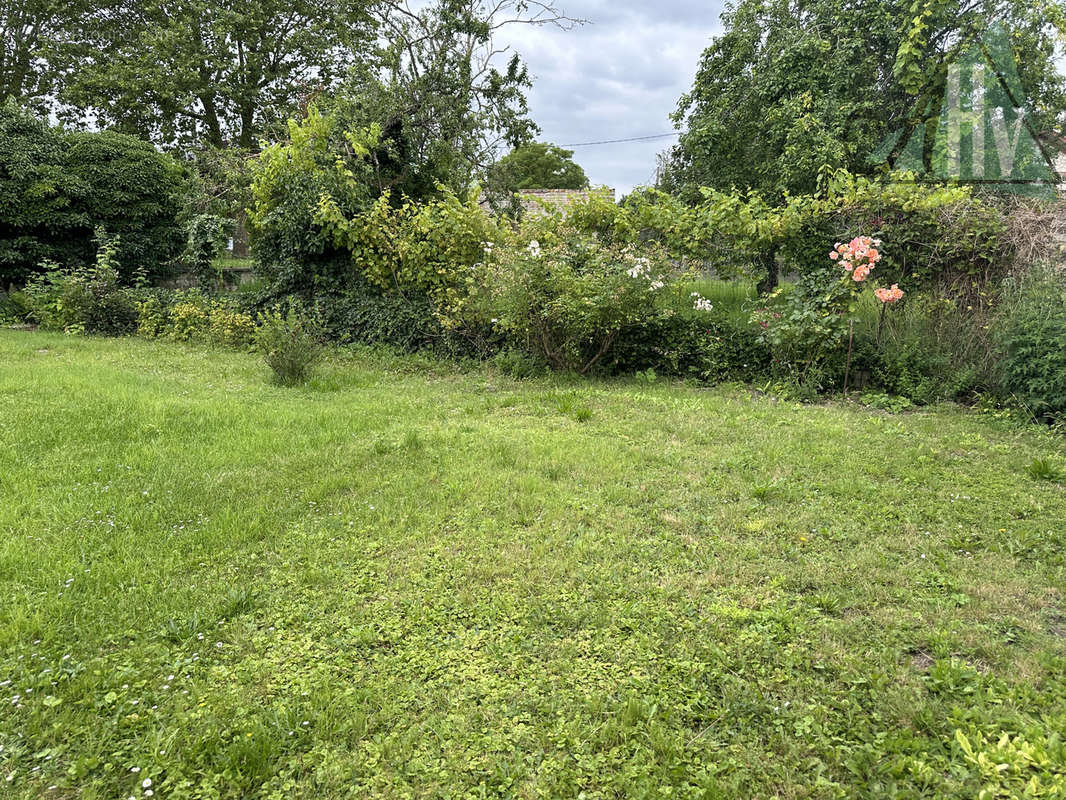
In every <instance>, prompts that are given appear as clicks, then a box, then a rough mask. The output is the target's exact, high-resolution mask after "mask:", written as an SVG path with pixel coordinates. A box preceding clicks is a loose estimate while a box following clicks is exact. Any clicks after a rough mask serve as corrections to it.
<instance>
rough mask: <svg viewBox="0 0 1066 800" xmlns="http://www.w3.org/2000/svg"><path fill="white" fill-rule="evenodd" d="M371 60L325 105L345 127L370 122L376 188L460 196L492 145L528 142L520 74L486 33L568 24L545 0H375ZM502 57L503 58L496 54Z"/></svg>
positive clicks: (416, 195) (530, 130)
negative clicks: (376, 134) (378, 0)
mask: <svg viewBox="0 0 1066 800" xmlns="http://www.w3.org/2000/svg"><path fill="white" fill-rule="evenodd" d="M377 8H378V9H379V14H380V18H381V21H382V27H383V31H384V36H383V39H384V46H383V47H382V48H381V52H380V54H379V56H380V57H379V58H378V59H376V60H374V61H373V62H370V63H367V64H364V65H363V66H362V67H361V68H359V69H356V70H354V71H353V73H352V75H351V77H350V79H349V81H348V82H347V83H346V84H345V86H344V87H343V88H342V89H341V91H339V92H338V93H337V97H336V99H335V100H334V101H333V106H334V108H335V109H336V113H337V114H338V115H339V116H340V118H341V119H342V120H343V127H344V128H345V129H347V130H358V129H362V128H369V127H370V126H372V125H377V126H378V128H379V129H380V131H381V138H380V141H379V142H378V143H377V144H376V145H375V147H374V148H373V151H372V154H371V158H372V161H373V163H374V166H375V169H374V178H373V184H374V188H375V191H376V192H377V193H381V192H385V191H389V192H391V193H392V194H393V196H394V197H396V198H397V199H400V198H411V199H415V200H423V199H426V198H428V197H433V196H435V195H436V194H437V193H438V191H439V189H438V187H440V186H447V187H448V188H450V189H451V190H452V191H453V192H455V193H456V194H464V193H466V192H467V191H468V190H469V188H470V187H471V186H472V185H473V183H475V182H476V181H480V180H482V179H483V178H484V177H485V172H486V170H487V168H488V167H489V166H490V165H491V164H492V162H493V161H494V160H495V159H496V153H497V150H498V148H499V146H500V145H508V146H510V147H516V146H518V145H520V144H522V143H524V142H527V141H529V140H530V139H531V138H532V137H533V136H534V135H535V134H536V133H537V132H538V128H537V126H536V125H535V124H534V123H533V122H532V121H531V120H530V119H529V115H528V107H527V104H526V98H525V92H526V91H527V90H528V88H529V87H530V86H531V79H530V76H529V74H528V70H527V69H526V67H525V65H524V64H523V63H522V61H521V59H520V58H519V57H518V55H517V54H516V53H513V52H510V53H509V52H508V51H507V49H506V48H504V47H503V46H502V45H500V43H499V42H498V41H497V40H496V39H495V38H494V37H496V36H497V35H498V33H499V32H500V31H502V30H504V29H506V28H509V27H514V26H516V25H521V24H536V25H552V24H554V25H556V26H559V27H563V28H566V27H569V25H570V23H569V20H567V19H566V18H565V17H564V16H563V15H562V14H561V13H560V12H558V11H557V10H556V9H555V8H554V7H552V6H551V5H550V4H545V3H540V2H535V3H528V2H525V0H501V1H500V2H496V3H482V2H480V0H432V2H426V3H420V4H419V5H418V6H417V7H414V8H409V7H407V6H406V5H401V4H391V3H386V4H381V5H379V6H378V7H377ZM504 58H506V60H503V59H504Z"/></svg>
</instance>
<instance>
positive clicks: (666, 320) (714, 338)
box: [604, 313, 770, 383]
mask: <svg viewBox="0 0 1066 800" xmlns="http://www.w3.org/2000/svg"><path fill="white" fill-rule="evenodd" d="M769 365H770V352H769V350H768V349H767V347H766V346H765V345H764V344H763V343H762V342H760V341H759V337H758V336H757V334H756V331H755V328H754V327H753V326H751V325H749V324H742V325H734V324H732V323H731V322H730V321H729V320H726V319H722V318H721V317H720V316H719V315H717V314H711V315H710V316H709V317H708V315H707V314H696V313H693V314H678V313H665V314H661V315H657V316H655V317H652V318H651V319H648V320H645V321H643V322H641V323H638V324H636V325H631V326H629V327H628V328H626V329H624V330H623V331H622V332H621V333H620V335H619V337H618V341H616V342H615V344H614V346H613V348H612V350H611V353H610V357H609V358H608V360H607V363H606V364H605V365H604V369H605V371H607V372H609V373H611V374H616V375H633V374H636V373H638V372H647V371H648V370H651V371H652V372H653V373H655V374H657V375H663V376H671V377H679V378H691V379H694V380H698V381H702V382H707V383H714V382H717V381H722V380H751V379H753V378H755V377H757V376H762V375H767V374H768V372H769Z"/></svg>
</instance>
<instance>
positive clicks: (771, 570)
mask: <svg viewBox="0 0 1066 800" xmlns="http://www.w3.org/2000/svg"><path fill="white" fill-rule="evenodd" d="M1063 444H1064V443H1063V440H1062V439H1056V438H1054V437H1053V436H1052V435H1051V434H1050V433H1047V432H1045V431H1042V430H1039V429H1036V428H1020V427H1017V426H1012V425H1011V424H1008V423H1007V422H1006V421H1002V420H996V419H993V418H991V417H988V416H982V415H978V414H974V413H969V412H966V411H962V410H958V409H951V408H945V409H939V410H932V411H925V412H921V413H913V414H906V415H902V416H890V415H888V414H885V413H882V412H876V411H868V410H864V409H861V408H858V407H851V406H844V405H839V404H838V405H824V406H817V405H816V406H801V405H797V404H794V403H788V402H779V401H776V400H774V399H772V398H769V397H763V396H757V395H755V394H753V392H752V391H751V390H750V389H747V388H743V387H723V388H718V389H711V390H707V389H697V388H691V387H685V386H679V385H670V384H664V383H656V384H652V385H644V384H640V383H637V382H602V383H593V382H590V383H569V382H566V381H563V380H545V381H530V382H524V383H516V382H513V381H511V380H509V379H506V378H503V377H500V376H498V375H495V374H492V373H491V372H487V371H463V370H460V369H459V368H457V367H452V366H447V365H441V364H434V363H433V362H429V361H421V360H417V359H411V358H407V359H401V358H392V357H388V356H384V355H380V354H379V355H374V354H368V353H351V354H346V355H340V356H335V357H334V358H333V359H331V360H330V362H329V363H327V364H326V365H325V366H324V367H323V368H322V369H321V371H320V377H319V378H317V379H316V380H315V381H314V382H313V383H312V384H311V385H309V386H308V387H306V388H304V389H297V390H285V389H280V388H276V387H273V386H271V385H270V384H269V383H268V382H267V374H266V368H265V367H264V366H263V365H262V364H261V363H260V361H259V360H258V359H257V358H256V357H254V356H251V355H246V354H240V353H229V352H219V351H208V350H204V349H200V348H196V347H191V346H183V345H169V344H160V343H150V342H145V341H139V340H93V339H83V338H74V337H62V336H46V335H41V334H31V333H18V332H11V331H7V332H0V498H2V500H3V502H2V503H0V748H2V749H0V796H2V797H4V798H9V797H10V798H36V797H42V798H52V797H59V798H79V799H82V798H84V799H86V800H88V799H89V798H108V799H109V800H115V799H117V800H124V799H125V798H127V797H131V796H132V797H135V798H141V797H144V796H148V792H149V791H151V792H154V797H156V798H190V797H195V798H260V797H262V798H279V799H280V798H285V799H286V800H288V799H289V798H327V799H329V798H341V797H345V798H347V797H351V798H365V797H372V798H400V797H413V798H418V797H521V798H533V797H557V798H575V797H584V798H601V797H602V798H622V797H762V798H766V797H785V798H800V797H818V798H822V797H826V798H828V797H858V796H862V797H872V798H873V797H876V798H886V797H897V796H898V797H908V798H912V797H930V798H933V797H935V798H974V797H976V796H977V793H978V791H979V790H980V788H981V787H982V786H983V785H985V783H986V781H988V780H993V779H994V780H1000V781H1001V782H1002V783H1003V784H1005V785H1007V784H1009V785H1011V786H1015V787H1020V786H1021V785H1022V783H1023V782H1024V781H1026V780H1028V779H1029V778H1030V777H1031V776H1033V775H1041V776H1043V777H1042V778H1041V781H1042V782H1041V786H1042V787H1044V788H1047V787H1048V786H1049V783H1048V782H1049V780H1054V779H1055V776H1056V775H1057V776H1059V777H1058V779H1059V780H1062V776H1063V774H1064V773H1066V754H1064V746H1063V744H1062V741H1061V739H1059V738H1057V737H1063V736H1066V599H1064V588H1063V587H1064V586H1066V574H1064V572H1066V571H1064V564H1066V558H1064V542H1066V522H1064V520H1066V486H1064V485H1063V484H1062V483H1059V482H1055V481H1047V480H1038V479H1036V478H1034V477H1031V476H1030V475H1029V474H1028V473H1027V471H1026V467H1027V466H1028V465H1029V464H1030V463H1031V462H1032V461H1033V460H1034V459H1037V458H1041V459H1044V458H1051V459H1053V460H1057V461H1058V463H1059V464H1060V465H1061V464H1062V463H1063V461H1062V459H1063V454H1064V446H1063ZM960 734H961V736H962V737H965V739H964V740H963V739H960V738H958V736H959V735H960ZM1003 734H1009V735H1010V737H1011V738H1010V739H1009V740H1007V741H1005V742H1003V743H1001V742H1000V740H1001V736H1002V735H1003ZM963 742H968V743H969V744H968V746H969V748H970V749H971V750H973V756H972V758H968V757H967V755H966V752H965V747H966V746H967V745H964V743H963ZM1026 748H1029V749H1028V750H1026ZM1023 752H1029V754H1030V760H1029V761H1027V760H1026V756H1024V755H1022V753H1023ZM982 753H983V754H984V757H986V758H987V759H989V761H988V764H987V765H986V767H985V768H984V770H986V771H988V775H990V776H993V777H988V776H986V775H984V774H983V768H982V767H981V766H979V764H978V762H980V761H981V759H982ZM1000 763H1006V764H1008V767H1007V768H1006V769H1003V770H1000V769H997V767H996V765H997V764H1000ZM995 775H1000V776H1001V777H1000V778H998V779H996V778H994V776H995ZM146 781H151V783H150V784H149V785H147V786H146V784H145V782H146ZM53 787H54V788H53ZM1061 791H1066V789H1062V790H1061ZM1048 796H1061V795H1055V794H1053V793H1052V794H1049V795H1048Z"/></svg>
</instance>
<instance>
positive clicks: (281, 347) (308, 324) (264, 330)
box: [255, 309, 323, 386]
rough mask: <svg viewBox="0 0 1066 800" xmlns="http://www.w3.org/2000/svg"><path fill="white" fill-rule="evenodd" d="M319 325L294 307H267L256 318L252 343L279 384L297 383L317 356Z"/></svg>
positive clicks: (306, 375) (302, 380) (319, 352)
mask: <svg viewBox="0 0 1066 800" xmlns="http://www.w3.org/2000/svg"><path fill="white" fill-rule="evenodd" d="M322 339H323V336H322V327H321V325H320V324H319V322H318V321H317V320H315V319H314V318H312V317H310V316H308V315H306V314H303V313H301V312H300V311H299V310H297V309H289V310H288V311H285V312H282V311H280V310H272V311H267V312H265V313H264V314H262V315H261V316H260V318H259V328H258V330H257V331H256V336H255V340H256V345H257V346H258V347H259V349H260V351H262V353H263V358H264V359H265V360H266V363H267V365H268V366H269V367H270V369H271V371H272V372H273V375H274V381H275V383H277V384H278V385H279V386H299V385H300V384H302V383H306V382H307V380H308V378H310V377H311V371H312V369H313V368H314V366H315V364H316V363H317V362H318V361H319V359H321V357H322V354H323V349H322Z"/></svg>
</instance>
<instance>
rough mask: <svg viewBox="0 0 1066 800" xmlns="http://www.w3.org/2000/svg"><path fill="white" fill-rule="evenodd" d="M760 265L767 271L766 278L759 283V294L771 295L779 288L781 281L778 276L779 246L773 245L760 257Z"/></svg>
mask: <svg viewBox="0 0 1066 800" xmlns="http://www.w3.org/2000/svg"><path fill="white" fill-rule="evenodd" d="M759 263H760V265H761V266H762V268H763V270H764V271H765V273H766V275H765V277H764V278H763V279H762V280H761V281H759V286H758V289H759V294H769V293H770V292H772V291H773V290H774V289H776V288H777V285H778V283H780V279H779V277H778V274H777V245H776V244H775V245H771V246H770V247H768V248H767V249H766V250H763V252H762V253H761V254H760V256H759Z"/></svg>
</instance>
